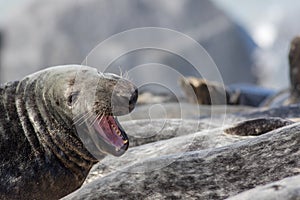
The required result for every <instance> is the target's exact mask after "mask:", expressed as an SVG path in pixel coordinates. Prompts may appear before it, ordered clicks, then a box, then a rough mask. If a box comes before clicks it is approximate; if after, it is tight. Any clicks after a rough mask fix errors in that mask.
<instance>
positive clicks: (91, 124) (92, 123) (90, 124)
mask: <svg viewBox="0 0 300 200" xmlns="http://www.w3.org/2000/svg"><path fill="white" fill-rule="evenodd" d="M99 117H101V114H98V115H96V117H95V119H93V120H92V122H91V123H89V125H88V126H89V127H92V126H93V125H94V124H95V123H96V121H97V120H98V119H99Z"/></svg>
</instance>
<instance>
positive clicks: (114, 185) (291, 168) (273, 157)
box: [64, 124, 300, 199]
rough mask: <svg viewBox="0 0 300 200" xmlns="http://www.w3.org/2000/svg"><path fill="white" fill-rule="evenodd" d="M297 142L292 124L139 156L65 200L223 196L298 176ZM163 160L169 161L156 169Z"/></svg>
mask: <svg viewBox="0 0 300 200" xmlns="http://www.w3.org/2000/svg"><path fill="white" fill-rule="evenodd" d="M164 142H165V148H166V149H168V147H171V146H173V144H172V143H169V142H168V140H165V141H164ZM299 145H300V127H299V125H298V124H293V125H289V126H286V127H284V128H281V129H277V130H274V131H272V132H269V133H266V134H264V135H260V136H257V137H254V138H251V137H250V138H249V139H246V140H245V141H241V142H236V143H233V144H231V145H227V146H224V147H219V148H214V149H205V150H198V151H188V152H183V153H180V154H178V153H177V154H171V155H164V156H158V157H155V158H150V159H147V160H142V162H138V163H135V164H132V165H129V166H127V167H125V168H123V169H122V170H121V171H115V172H111V173H109V174H107V175H106V176H103V177H101V178H98V179H96V180H94V181H92V182H90V183H88V184H85V185H84V186H83V187H82V188H81V189H79V190H77V191H76V192H74V193H72V194H70V195H68V196H67V197H65V198H64V199H124V198H126V199H163V198H167V199H224V198H227V197H230V196H233V195H236V194H238V193H240V192H243V191H246V190H249V189H252V188H254V187H256V186H258V185H262V184H267V183H270V182H274V181H277V180H280V179H283V178H285V177H288V176H294V175H297V174H299V168H298V167H299V165H300V159H299V158H300V157H299V155H300V149H299ZM147 146H148V149H149V148H150V149H149V150H151V148H154V147H153V146H151V143H150V144H147ZM175 146H176V145H175ZM136 148H138V147H136ZM145 151H146V149H145V150H144V152H145ZM162 164H168V165H166V166H165V167H162V168H159V169H157V166H159V165H162ZM137 172H144V173H137Z"/></svg>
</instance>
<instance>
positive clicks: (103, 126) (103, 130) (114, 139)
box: [94, 116, 124, 148]
mask: <svg viewBox="0 0 300 200" xmlns="http://www.w3.org/2000/svg"><path fill="white" fill-rule="evenodd" d="M94 126H95V129H96V130H97V132H98V133H99V134H100V135H101V136H102V137H103V138H104V139H105V140H106V141H107V142H108V143H109V144H111V145H113V146H115V147H117V148H121V147H123V146H124V142H123V139H122V136H119V135H118V134H117V133H116V131H115V130H114V128H113V127H112V126H114V127H116V129H119V127H118V125H117V124H116V121H115V119H114V117H113V116H107V117H103V118H102V119H101V121H98V122H97V123H95V125H94ZM119 130H120V129H119Z"/></svg>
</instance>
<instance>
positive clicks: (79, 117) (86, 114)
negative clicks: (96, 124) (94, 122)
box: [73, 111, 91, 124]
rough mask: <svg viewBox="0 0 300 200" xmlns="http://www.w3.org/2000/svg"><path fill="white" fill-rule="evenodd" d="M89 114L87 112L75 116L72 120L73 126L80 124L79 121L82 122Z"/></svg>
mask: <svg viewBox="0 0 300 200" xmlns="http://www.w3.org/2000/svg"><path fill="white" fill-rule="evenodd" d="M90 114H91V111H89V112H86V113H85V114H78V115H77V116H75V117H74V118H73V121H74V122H73V124H77V123H78V122H80V121H81V120H83V121H84V118H85V117H87V116H88V115H90Z"/></svg>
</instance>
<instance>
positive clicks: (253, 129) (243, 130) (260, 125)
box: [224, 117, 294, 136]
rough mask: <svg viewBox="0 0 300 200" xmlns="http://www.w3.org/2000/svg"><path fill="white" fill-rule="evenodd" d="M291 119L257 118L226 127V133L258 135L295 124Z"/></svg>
mask: <svg viewBox="0 0 300 200" xmlns="http://www.w3.org/2000/svg"><path fill="white" fill-rule="evenodd" d="M293 123H294V122H293V121H291V120H284V119H281V118H276V117H268V118H255V119H250V120H246V121H243V122H240V123H238V124H236V125H234V126H233V127H230V128H227V129H225V130H224V131H225V133H227V134H233V135H241V136H249V135H252V136H256V135H261V134H264V133H267V132H270V131H272V130H275V129H278V128H281V127H284V126H287V125H290V124H293Z"/></svg>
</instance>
